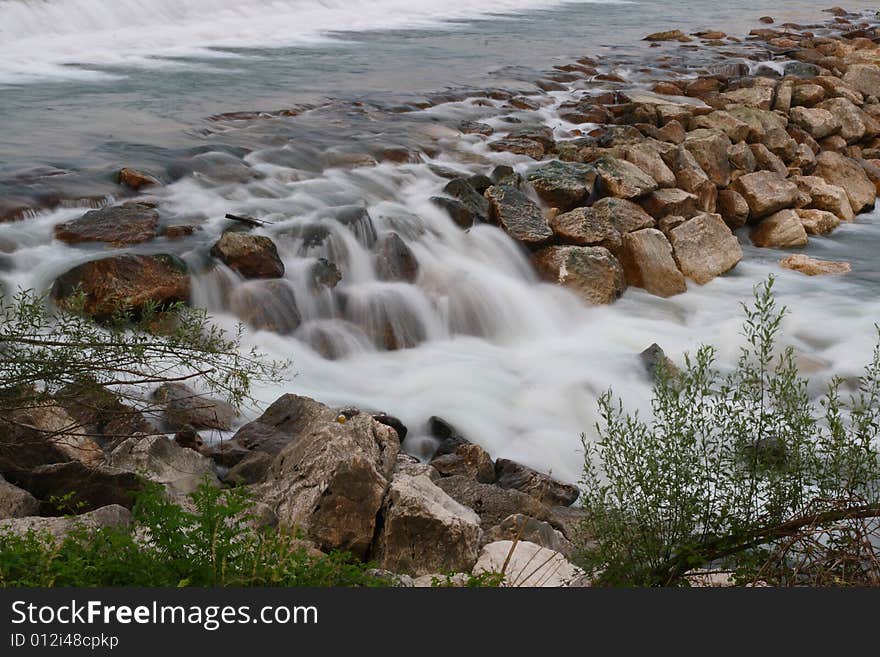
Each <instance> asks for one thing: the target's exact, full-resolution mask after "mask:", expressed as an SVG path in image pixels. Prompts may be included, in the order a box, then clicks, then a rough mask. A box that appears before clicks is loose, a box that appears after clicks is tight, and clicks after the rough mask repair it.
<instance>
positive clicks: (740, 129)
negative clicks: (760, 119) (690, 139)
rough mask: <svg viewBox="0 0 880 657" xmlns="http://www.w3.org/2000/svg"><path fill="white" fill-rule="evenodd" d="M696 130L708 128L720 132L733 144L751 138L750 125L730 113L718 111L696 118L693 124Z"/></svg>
mask: <svg viewBox="0 0 880 657" xmlns="http://www.w3.org/2000/svg"><path fill="white" fill-rule="evenodd" d="M691 125H692V126H693V127H694V128H708V129H710V130H713V131H718V130H720V131H721V132H723V133H724V134H725V135H727V137H728V138H729V139H730V141H731V142H734V143H736V142H740V141H744V140H745V139H747V138H748V136H749V124H748V123H746V122H745V121H740V120H739V119H738V118H736V117H735V116H734V115H733V114H731V113H730V112H725V111H724V110H716V111H714V112H710V113H709V114H703V115H702V116H697V117H694V120H693V122H692V124H691Z"/></svg>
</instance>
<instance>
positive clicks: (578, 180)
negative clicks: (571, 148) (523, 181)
mask: <svg viewBox="0 0 880 657" xmlns="http://www.w3.org/2000/svg"><path fill="white" fill-rule="evenodd" d="M528 181H529V182H530V183H531V185H532V187H534V189H535V192H537V194H538V196H540V197H541V200H543V201H544V202H545V203H547V204H548V205H550V206H551V207H555V208H559V210H560V211H562V212H567V211H568V210H571V209H572V208H574V207H576V206H578V205H580V204H582V203H585V202H586V200H587V199H588V198H589V196H590V195H591V194H592V193H593V186H594V184H595V181H596V171H595V170H594V169H593V167H591V166H589V165H587V164H579V163H576V162H559V161H554V162H550V163H549V164H545V165H543V166H541V167H539V168H537V169H535V170H534V171H532V172H531V173H530V174H529V175H528Z"/></svg>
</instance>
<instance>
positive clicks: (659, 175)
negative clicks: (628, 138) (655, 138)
mask: <svg viewBox="0 0 880 657" xmlns="http://www.w3.org/2000/svg"><path fill="white" fill-rule="evenodd" d="M623 157H624V159H625V160H626V161H627V162H631V163H632V164H635V165H636V166H637V167H638V168H639V169H641V170H642V171H644V172H645V173H646V174H648V176H650V177H651V178H652V179H653V180H655V181H656V182H657V184H658V185H659V186H660V187H675V174H674V173H672V171H671V170H670V169H669V167H668V166H666V163H665V162H664V161H663V158H662V157H661V156H660V150H659V149H658V147H657V146H656V144H652V143H645V144H635V145H633V146H626V147H625V148H624V149H623Z"/></svg>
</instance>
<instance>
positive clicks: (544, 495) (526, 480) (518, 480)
mask: <svg viewBox="0 0 880 657" xmlns="http://www.w3.org/2000/svg"><path fill="white" fill-rule="evenodd" d="M495 476H496V481H495V485H496V486H500V487H501V488H513V489H515V490H518V491H522V492H523V493H525V494H526V495H531V496H532V497H534V498H535V499H536V500H538V501H539V502H541V503H542V504H545V505H547V506H571V505H572V504H574V503H575V500H577V498H578V496H579V495H580V490H579V489H578V487H577V486H572V485H570V484H563V483H562V482H560V481H556V480H555V479H553V478H552V477H550V476H548V475H545V474H543V473H541V472H538V471H537V470H533V469H532V468H529V467H526V466H524V465H521V464H520V463H516V462H515V461H510V460H508V459H498V460H497V461H495Z"/></svg>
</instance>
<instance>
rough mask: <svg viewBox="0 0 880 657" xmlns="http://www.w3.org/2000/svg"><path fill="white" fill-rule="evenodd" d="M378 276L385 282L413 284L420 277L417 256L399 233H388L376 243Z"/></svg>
mask: <svg viewBox="0 0 880 657" xmlns="http://www.w3.org/2000/svg"><path fill="white" fill-rule="evenodd" d="M376 274H377V275H378V276H379V278H380V279H381V280H383V281H405V282H407V283H413V282H415V280H416V279H417V278H418V276H419V262H418V260H416V257H415V254H413V252H412V250H411V249H410V248H409V247H408V246H407V245H406V242H404V241H403V239H401V237H400V235H398V234H397V233H388V234H386V235H383V236H382V237H380V238H379V241H378V242H376Z"/></svg>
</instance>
